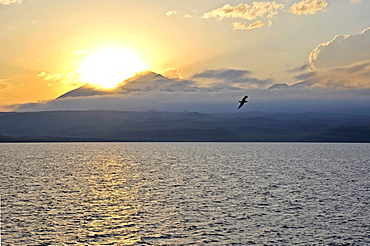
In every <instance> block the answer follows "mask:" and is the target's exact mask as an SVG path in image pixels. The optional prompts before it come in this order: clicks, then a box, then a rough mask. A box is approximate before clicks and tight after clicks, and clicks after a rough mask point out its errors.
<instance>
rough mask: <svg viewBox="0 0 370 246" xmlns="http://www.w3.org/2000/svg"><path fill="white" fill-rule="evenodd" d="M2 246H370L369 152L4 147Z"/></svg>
mask: <svg viewBox="0 0 370 246" xmlns="http://www.w3.org/2000/svg"><path fill="white" fill-rule="evenodd" d="M0 165H1V174H0V175H1V228H2V231H1V240H2V245H76V244H77V245H205V244H209V245H370V144H319V143H315V144H313V143H304V144H303V143H27V144H1V145H0Z"/></svg>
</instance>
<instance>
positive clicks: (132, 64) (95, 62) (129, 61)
mask: <svg viewBox="0 0 370 246" xmlns="http://www.w3.org/2000/svg"><path fill="white" fill-rule="evenodd" d="M143 70H147V66H146V64H145V63H144V62H143V61H142V60H141V59H140V58H139V56H138V55H136V54H134V53H133V52H131V51H128V50H124V49H120V48H109V49H103V50H100V51H97V52H94V53H92V54H91V55H89V56H88V57H87V58H86V59H85V60H84V61H83V63H82V65H81V67H80V69H79V70H78V73H79V74H80V76H81V79H82V81H83V82H86V83H91V84H96V85H100V86H102V87H108V88H113V87H115V86H116V85H117V84H119V83H120V82H122V81H123V80H125V79H128V78H130V77H132V76H133V75H135V73H137V72H140V71H143Z"/></svg>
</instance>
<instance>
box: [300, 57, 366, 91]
mask: <svg viewBox="0 0 370 246" xmlns="http://www.w3.org/2000/svg"><path fill="white" fill-rule="evenodd" d="M369 77H370V61H366V62H362V63H357V64H352V65H350V66H347V67H340V68H333V69H328V70H315V71H311V72H308V73H303V74H300V75H298V76H296V77H295V79H296V81H298V83H297V84H295V85H293V86H295V87H320V88H323V87H331V88H339V89H348V88H356V89H359V88H370V80H369Z"/></svg>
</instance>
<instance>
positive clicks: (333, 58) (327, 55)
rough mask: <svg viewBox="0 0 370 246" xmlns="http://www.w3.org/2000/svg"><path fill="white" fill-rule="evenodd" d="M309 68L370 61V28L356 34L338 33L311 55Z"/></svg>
mask: <svg viewBox="0 0 370 246" xmlns="http://www.w3.org/2000/svg"><path fill="white" fill-rule="evenodd" d="M308 59H309V68H310V69H311V70H313V69H329V68H335V67H343V66H350V65H352V64H355V63H359V62H364V61H368V60H369V61H370V28H367V29H365V30H364V31H363V32H362V33H360V34H356V35H338V36H336V37H334V38H333V39H332V40H331V41H329V42H325V43H322V44H319V45H318V46H317V47H316V48H315V49H314V50H313V51H311V53H310V55H309V58H308Z"/></svg>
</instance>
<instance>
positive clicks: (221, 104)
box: [17, 64, 370, 112]
mask: <svg viewBox="0 0 370 246" xmlns="http://www.w3.org/2000/svg"><path fill="white" fill-rule="evenodd" d="M369 65H370V64H362V66H360V65H359V66H357V67H352V70H351V71H352V72H353V73H356V74H357V73H363V75H364V76H365V74H364V73H365V72H366V69H368V68H369ZM343 72H348V71H343ZM319 75H320V74H318V73H316V72H310V73H306V74H302V75H300V76H297V78H296V79H297V81H298V83H297V86H287V87H284V88H282V89H275V90H269V89H267V87H268V86H269V85H271V84H272V83H273V82H274V81H273V80H272V79H266V80H261V79H257V78H254V77H253V76H252V73H251V72H250V71H248V70H235V69H218V70H216V69H215V70H206V71H203V72H201V73H198V74H196V75H194V76H192V77H191V78H188V79H183V80H179V79H169V78H166V77H164V76H162V75H160V74H156V73H152V72H146V73H142V74H138V75H137V76H135V77H133V78H131V79H128V80H126V81H124V82H123V83H122V84H121V85H120V86H119V87H117V88H116V89H114V90H111V91H103V90H99V89H94V88H92V87H87V86H85V87H80V88H78V89H76V90H74V91H71V92H69V93H67V94H65V95H64V96H62V97H60V98H58V99H57V100H53V101H49V102H45V103H33V104H25V105H20V106H19V107H18V109H17V111H44V110H94V109H95V110H96V109H97V110H121V111H146V110H151V109H154V110H159V111H199V112H239V111H240V110H239V111H238V110H237V106H238V101H239V100H240V99H241V98H242V97H243V96H244V95H245V94H247V95H248V96H249V99H250V100H249V102H248V104H247V105H246V107H243V111H254V110H262V111H277V112H307V111H333V110H342V111H343V110H353V109H362V108H365V109H366V105H370V88H367V89H361V90H360V89H357V88H350V89H337V88H336V87H333V86H330V85H329V84H325V83H323V82H321V83H323V84H325V85H326V87H318V86H307V84H308V83H311V85H313V84H315V83H318V82H317V81H318V80H319V77H318V76H319ZM327 76H328V79H327V80H328V81H329V79H330V78H329V75H327ZM320 80H322V78H320ZM299 81H300V82H299ZM299 84H301V85H302V86H299ZM303 84H306V85H305V86H303ZM367 109H368V110H369V112H370V109H369V106H367Z"/></svg>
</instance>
